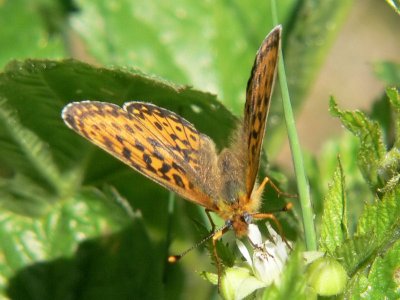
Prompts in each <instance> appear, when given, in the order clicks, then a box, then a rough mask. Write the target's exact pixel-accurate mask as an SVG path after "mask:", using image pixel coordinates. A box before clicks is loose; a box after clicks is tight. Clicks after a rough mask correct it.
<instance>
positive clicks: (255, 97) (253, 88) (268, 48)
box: [244, 26, 281, 199]
mask: <svg viewBox="0 0 400 300" xmlns="http://www.w3.org/2000/svg"><path fill="white" fill-rule="evenodd" d="M280 35H281V26H277V27H275V28H274V29H273V30H272V31H271V33H270V34H268V36H267V37H266V38H265V40H264V41H263V43H262V44H261V46H260V49H259V50H258V52H257V55H256V58H255V61H254V65H253V69H252V71H251V75H250V79H249V81H248V83H247V91H246V104H245V111H244V135H245V137H247V166H246V192H247V195H248V197H249V199H250V195H251V193H252V191H253V188H254V183H255V180H256V177H257V173H258V168H259V164H260V152H261V147H262V142H263V138H264V133H265V126H266V122H267V117H268V111H269V106H270V102H271V96H272V90H273V85H274V81H275V76H276V66H277V62H278V52H279V47H280Z"/></svg>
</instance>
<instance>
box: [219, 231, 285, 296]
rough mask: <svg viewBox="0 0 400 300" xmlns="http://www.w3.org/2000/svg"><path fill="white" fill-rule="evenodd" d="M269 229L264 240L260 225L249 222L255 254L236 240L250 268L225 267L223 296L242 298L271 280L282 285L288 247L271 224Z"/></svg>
mask: <svg viewBox="0 0 400 300" xmlns="http://www.w3.org/2000/svg"><path fill="white" fill-rule="evenodd" d="M267 229H268V232H269V235H270V237H269V239H267V240H266V241H265V242H263V241H262V237H261V233H260V231H259V230H258V227H257V226H256V225H253V224H250V225H249V235H248V236H249V239H250V241H251V244H252V246H253V247H252V255H251V254H250V253H251V252H249V250H248V249H247V248H246V246H245V245H244V244H243V243H242V242H241V241H239V240H236V243H237V245H238V247H239V250H240V252H241V253H242V255H243V256H244V258H245V259H246V262H247V264H248V266H249V267H250V268H248V267H239V266H235V267H232V268H228V269H225V274H224V276H223V277H222V280H221V294H222V296H223V298H224V299H227V300H231V299H232V300H238V299H243V298H245V297H247V296H248V295H250V294H252V293H253V292H254V291H256V290H258V289H261V288H265V287H267V286H269V285H271V284H272V283H275V284H278V285H279V283H280V278H281V274H282V270H283V267H284V265H285V262H286V260H287V258H288V253H289V247H288V245H287V244H286V242H284V241H283V240H282V238H281V237H280V236H279V235H278V234H277V233H276V231H275V230H274V229H273V228H272V227H271V226H270V225H269V224H267Z"/></svg>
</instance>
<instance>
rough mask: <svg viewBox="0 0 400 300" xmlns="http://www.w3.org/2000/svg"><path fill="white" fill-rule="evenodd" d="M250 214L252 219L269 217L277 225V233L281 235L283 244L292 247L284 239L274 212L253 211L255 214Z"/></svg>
mask: <svg viewBox="0 0 400 300" xmlns="http://www.w3.org/2000/svg"><path fill="white" fill-rule="evenodd" d="M286 206H287V205H286ZM286 206H285V207H286ZM251 216H252V217H253V218H254V219H259V220H262V219H270V220H272V221H273V222H274V223H275V225H276V226H277V227H278V231H279V235H280V236H281V237H282V240H284V242H285V244H286V245H287V246H288V247H289V249H292V247H291V246H290V244H289V242H288V241H287V240H286V237H285V234H284V233H283V229H282V225H281V223H280V222H279V221H278V219H277V218H276V217H275V215H274V214H271V213H255V214H253V215H251Z"/></svg>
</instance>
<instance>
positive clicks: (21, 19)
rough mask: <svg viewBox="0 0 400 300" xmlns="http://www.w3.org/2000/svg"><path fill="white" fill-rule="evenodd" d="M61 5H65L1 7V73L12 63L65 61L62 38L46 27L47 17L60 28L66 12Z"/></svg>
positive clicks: (24, 0)
mask: <svg viewBox="0 0 400 300" xmlns="http://www.w3.org/2000/svg"><path fill="white" fill-rule="evenodd" d="M57 2H61V1H51V2H49V1H47V3H44V1H41V0H33V1H31V0H20V1H2V2H1V3H0V28H2V30H1V31H0V39H1V40H2V41H4V42H2V43H1V46H0V69H3V67H4V66H5V65H6V63H7V62H8V61H10V60H11V59H22V58H26V57H30V58H61V57H62V56H64V55H65V48H64V45H63V41H62V39H61V36H60V35H57V34H51V30H50V28H49V27H48V28H46V27H45V26H43V23H46V20H47V16H52V18H53V21H54V22H58V23H59V25H60V23H62V22H63V11H62V8H61V6H58V3H57ZM54 22H53V24H54ZM48 24H49V23H48ZM53 28H54V27H53ZM5 41H7V42H5Z"/></svg>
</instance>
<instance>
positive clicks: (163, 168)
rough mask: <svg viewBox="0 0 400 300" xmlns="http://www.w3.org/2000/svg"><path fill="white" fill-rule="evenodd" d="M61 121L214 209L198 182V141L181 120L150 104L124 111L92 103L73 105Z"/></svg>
mask: <svg viewBox="0 0 400 300" xmlns="http://www.w3.org/2000/svg"><path fill="white" fill-rule="evenodd" d="M62 115H63V119H64V122H65V123H66V124H67V125H68V126H69V127H70V128H72V129H73V130H75V131H76V132H77V133H79V134H80V135H82V136H83V137H85V138H87V139H88V140H89V141H91V142H92V143H94V144H95V145H97V146H99V147H100V148H102V149H104V150H105V151H107V152H109V153H110V154H112V155H113V156H115V157H117V158H118V159H119V160H121V161H123V162H124V163H125V164H127V165H129V166H131V167H132V168H134V169H136V170H137V171H139V172H140V173H142V174H143V175H145V176H147V177H149V178H150V179H152V180H154V181H156V182H158V183H159V184H161V185H163V186H165V187H166V188H168V189H170V190H172V191H174V192H176V193H177V194H179V195H180V196H182V197H184V198H186V199H188V200H190V201H193V202H195V203H197V204H200V205H202V206H204V207H206V208H209V209H211V208H212V201H211V199H210V197H209V195H207V194H206V193H205V192H203V191H202V190H201V189H200V188H199V184H198V182H199V181H200V180H201V179H199V178H196V171H195V169H196V168H198V155H199V149H200V145H201V141H202V139H201V135H199V133H198V132H197V130H196V129H195V128H194V126H193V125H192V124H190V123H189V122H188V121H186V120H185V119H183V118H182V117H179V116H178V115H176V114H174V113H172V112H170V111H168V110H166V109H162V108H159V107H156V106H154V105H152V104H149V103H142V102H130V103H127V104H126V105H125V106H124V109H122V108H121V107H119V106H117V105H114V104H109V103H103V102H96V101H83V102H75V103H71V104H69V105H67V106H66V107H65V108H64V110H63V113H62Z"/></svg>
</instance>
